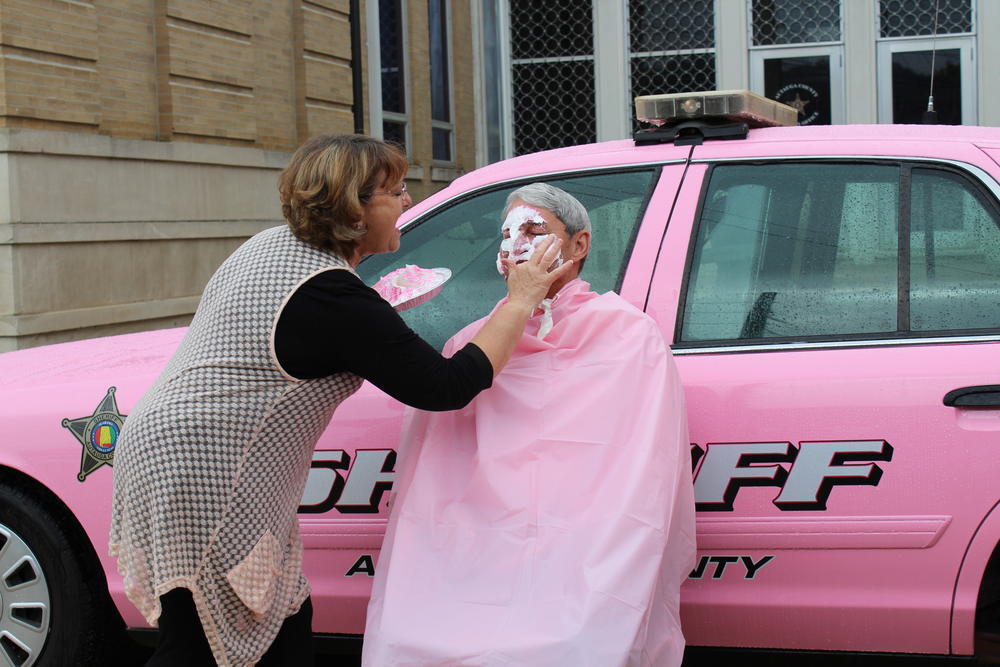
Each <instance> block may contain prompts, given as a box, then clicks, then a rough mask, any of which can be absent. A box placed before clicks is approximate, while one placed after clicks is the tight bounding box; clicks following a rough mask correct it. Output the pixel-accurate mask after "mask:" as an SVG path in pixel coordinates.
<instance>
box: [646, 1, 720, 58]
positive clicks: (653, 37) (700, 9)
mask: <svg viewBox="0 0 1000 667" xmlns="http://www.w3.org/2000/svg"><path fill="white" fill-rule="evenodd" d="M629 37H630V43H631V49H632V52H633V53H635V52H637V51H677V50H680V49H711V48H714V47H715V2H714V0H675V1H674V2H663V0H631V2H629Z"/></svg>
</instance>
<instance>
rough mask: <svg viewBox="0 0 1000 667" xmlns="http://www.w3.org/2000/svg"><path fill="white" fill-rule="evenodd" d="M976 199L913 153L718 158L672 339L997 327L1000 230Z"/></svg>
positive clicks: (982, 199)
mask: <svg viewBox="0 0 1000 667" xmlns="http://www.w3.org/2000/svg"><path fill="white" fill-rule="evenodd" d="M986 197H987V195H984V194H983V193H980V192H979V191H978V190H976V188H975V186H974V185H973V184H972V183H971V182H970V181H968V180H967V179H966V178H965V177H963V176H961V175H959V174H957V173H955V172H952V171H949V170H945V169H937V168H920V167H916V166H912V165H909V164H902V165H892V164H846V163H812V164H809V163H780V164H769V165H761V164H752V165H751V164H734V165H718V166H716V167H715V168H713V170H712V172H711V176H710V178H709V183H708V187H707V190H706V193H705V199H704V201H703V205H702V212H701V215H700V219H699V220H698V224H697V232H696V235H695V241H694V249H693V253H692V260H691V264H690V267H689V278H688V284H687V287H686V292H685V298H684V308H683V311H682V312H683V320H682V323H681V329H680V336H679V342H680V343H685V342H688V343H694V342H700V341H710V340H715V341H720V340H727V341H752V340H760V339H791V340H800V339H803V338H806V339H808V338H824V337H825V338H837V339H844V338H847V339H849V338H852V337H853V338H863V337H870V336H872V335H875V336H883V337H884V336H889V335H896V334H899V333H902V332H910V331H921V332H923V331H943V330H954V329H978V328H990V327H997V326H1000V304H998V303H997V300H996V299H995V298H994V297H993V296H991V294H995V288H993V286H994V285H996V284H997V279H998V277H1000V276H998V273H1000V227H998V225H997V222H998V220H997V217H996V212H995V210H994V207H993V206H992V205H991V204H990V202H989V201H988V200H987V199H986ZM900 230H902V233H901V231H900ZM901 237H902V238H903V239H904V243H902V244H901V243H900V238H901ZM906 246H909V256H908V258H907V260H906V261H901V260H900V257H901V256H903V255H906ZM900 286H903V290H904V291H903V294H904V295H906V296H907V297H908V298H900V288H901V287H900Z"/></svg>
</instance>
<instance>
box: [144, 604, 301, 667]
mask: <svg viewBox="0 0 1000 667" xmlns="http://www.w3.org/2000/svg"><path fill="white" fill-rule="evenodd" d="M160 606H161V612H160V623H159V625H160V639H159V643H158V644H157V646H156V652H155V653H154V654H153V657H152V658H150V659H149V662H147V663H146V667H178V665H180V666H182V667H215V664H216V663H215V658H213V657H212V650H211V649H210V648H209V647H208V639H207V638H206V637H205V631H204V630H203V629H202V627H201V621H200V620H198V611H197V609H195V606H194V598H192V597H191V591H189V590H188V589H186V588H175V589H174V590H172V591H170V592H169V593H167V594H165V595H161V596H160ZM312 612H313V610H312V600H310V599H309V598H306V601H305V602H303V603H302V607H301V608H300V609H299V610H298V611H297V612H296V613H295V614H293V615H291V616H289V617H288V618H286V619H285V622H284V623H283V624H282V625H281V630H279V631H278V636H277V637H275V639H274V643H273V644H271V648H269V649H268V650H267V653H265V654H264V657H263V658H261V659H260V662H258V663H257V665H258V667H300V666H301V667H312V665H313V651H312Z"/></svg>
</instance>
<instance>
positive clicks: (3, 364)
mask: <svg viewBox="0 0 1000 667" xmlns="http://www.w3.org/2000/svg"><path fill="white" fill-rule="evenodd" d="M185 331H187V329H186V328H178V329H164V330H162V331H149V332H144V333H134V334H125V335H122V336H110V337H107V338H94V339H91V340H81V341H75V342H72V343H60V344H58V345H45V346H42V347H34V348H28V349H26V350H18V351H16V352H8V353H6V354H0V390H3V389H6V388H8V387H10V388H16V389H17V390H18V391H23V390H25V389H34V388H38V387H47V388H51V387H53V386H58V385H66V384H76V383H87V382H95V381H96V382H103V381H105V380H106V379H108V378H114V377H116V376H122V375H127V376H128V377H130V378H137V377H148V378H149V380H150V381H152V380H153V378H155V377H156V376H157V375H159V373H160V371H161V370H162V369H163V366H164V365H165V364H166V363H167V360H168V359H170V355H172V354H173V352H174V350H175V349H176V348H177V345H178V344H179V343H180V341H181V338H182V337H183V336H184V332H185Z"/></svg>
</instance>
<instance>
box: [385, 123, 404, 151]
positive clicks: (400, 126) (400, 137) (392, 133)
mask: <svg viewBox="0 0 1000 667" xmlns="http://www.w3.org/2000/svg"><path fill="white" fill-rule="evenodd" d="M382 138H383V139H385V140H386V141H389V142H392V143H394V144H397V145H399V147H400V148H402V149H404V151H405V149H406V124H405V123H397V122H394V121H391V120H386V121H383V122H382Z"/></svg>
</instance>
